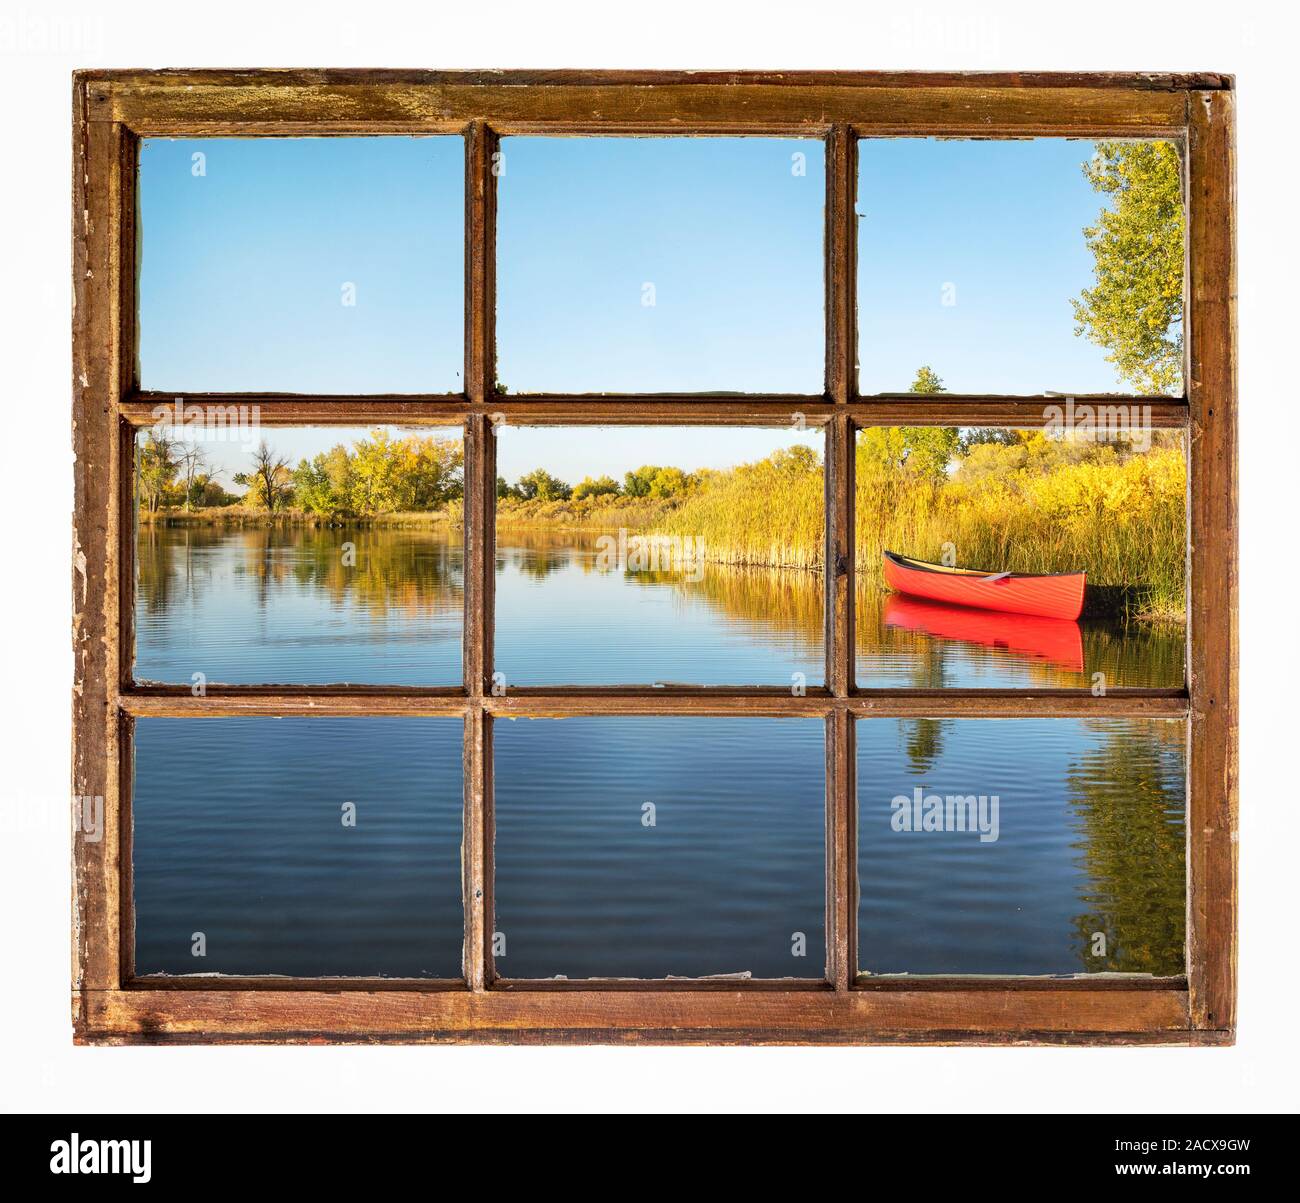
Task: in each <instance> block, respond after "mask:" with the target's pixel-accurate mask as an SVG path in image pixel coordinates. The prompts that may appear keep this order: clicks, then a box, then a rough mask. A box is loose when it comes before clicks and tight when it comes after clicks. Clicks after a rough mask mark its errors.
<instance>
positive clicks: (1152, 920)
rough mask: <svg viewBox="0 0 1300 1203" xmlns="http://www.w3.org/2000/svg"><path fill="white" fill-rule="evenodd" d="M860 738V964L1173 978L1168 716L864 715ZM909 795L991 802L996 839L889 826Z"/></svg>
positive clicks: (1179, 956)
mask: <svg viewBox="0 0 1300 1203" xmlns="http://www.w3.org/2000/svg"><path fill="white" fill-rule="evenodd" d="M857 739H858V816H859V817H858V874H859V888H860V903H859V907H858V940H859V967H860V969H861V970H862V971H864V972H868V973H919V974H925V973H930V974H933V973H1023V974H1076V973H1092V972H1101V971H1117V972H1140V973H1155V974H1179V973H1182V972H1184V955H1183V939H1184V906H1185V887H1184V884H1183V883H1184V844H1185V839H1186V832H1185V778H1186V766H1185V752H1184V749H1185V740H1186V724H1185V723H1183V722H1182V721H1181V720H1180V721H1170V720H1138V719H1121V720H1115V719H1109V720H1076V719H1008V720H994V719H960V720H937V719H931V720H909V721H906V722H904V721H896V720H892V719H871V720H866V721H863V722H859V723H858V725H857ZM918 787H920V788H921V789H922V790H923V793H924V794H925V795H931V794H933V795H939V796H945V797H946V796H947V795H949V794H953V795H961V796H966V795H972V794H973V795H976V796H980V795H983V796H985V797H986V798H990V799H991V798H993V797H995V796H996V797H997V798H998V799H999V807H998V810H999V825H998V832H997V839H996V840H995V841H989V842H981V840H980V838H979V835H978V834H977V833H972V832H971V831H959V830H939V831H924V830H923V831H916V830H912V831H898V830H895V829H894V826H893V824H892V819H893V816H894V814H895V808H894V807H893V806H892V805H891V802H892V800H893V799H894V798H895V797H898V796H904V797H908V798H911V797H912V796H913V791H914V790H915V789H916V788H918ZM989 813H990V814H991V807H990V808H989ZM1098 933H1100V935H1101V937H1102V938H1103V940H1104V943H1103V941H1102V940H1098V938H1097V937H1098Z"/></svg>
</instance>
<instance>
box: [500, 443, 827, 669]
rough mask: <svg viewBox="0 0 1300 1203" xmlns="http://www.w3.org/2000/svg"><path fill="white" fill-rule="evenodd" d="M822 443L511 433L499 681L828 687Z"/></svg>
mask: <svg viewBox="0 0 1300 1203" xmlns="http://www.w3.org/2000/svg"><path fill="white" fill-rule="evenodd" d="M823 441H824V439H823V435H822V433H821V431H819V430H804V431H797V430H788V429H775V430H774V429H757V428H755V429H737V428H734V427H732V428H719V427H622V428H620V429H604V430H600V429H592V428H583V429H572V428H569V429H561V428H554V427H553V428H542V427H525V428H521V429H520V428H517V429H505V428H503V429H501V430H499V431H498V452H499V454H498V468H499V471H500V473H501V479H500V482H499V485H498V492H499V493H500V494H501V496H500V497H499V499H498V502H497V585H496V615H497V626H496V668H497V670H498V672H499V673H500V674H501V676H500V677H499V678H498V683H499V684H500V685H502V686H504V687H506V688H510V687H513V686H516V685H556V684H569V685H617V684H628V685H630V684H660V683H663V684H668V683H689V684H697V685H757V684H765V685H780V686H789V687H791V688H795V687H800V688H802V687H804V686H806V685H809V684H813V685H815V684H820V683H821V681H822V679H823V676H824V669H823V659H822V655H823V652H822V646H823V645H822V638H823V637H822V629H823V628H822V579H821V571H820V568H821V550H822V539H823V533H822V532H823V530H824V524H825V518H824V498H823V486H822V463H821V451H822V446H823ZM510 482H513V483H510ZM575 482H576V483H575Z"/></svg>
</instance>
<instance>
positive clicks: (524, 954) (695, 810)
mask: <svg viewBox="0 0 1300 1203" xmlns="http://www.w3.org/2000/svg"><path fill="white" fill-rule="evenodd" d="M823 732H824V726H823V724H822V723H821V722H820V721H815V720H807V719H750V718H717V719H715V718H707V719H694V718H642V717H636V718H573V719H564V720H562V721H526V720H525V721H520V720H516V721H513V722H508V721H501V722H497V723H496V724H494V736H493V742H494V745H495V758H496V759H495V764H496V886H495V891H496V929H497V936H496V944H497V950H498V957H497V972H498V973H499V974H500V975H501V976H503V977H512V978H543V977H572V978H585V977H646V978H654V977H667V976H679V977H706V976H711V975H715V974H745V975H752V976H754V977H760V978H769V977H799V978H821V977H822V976H823V974H824V972H825V852H824V840H825V837H824V831H825V822H824V815H825V778H824V764H825V754H824V751H823Z"/></svg>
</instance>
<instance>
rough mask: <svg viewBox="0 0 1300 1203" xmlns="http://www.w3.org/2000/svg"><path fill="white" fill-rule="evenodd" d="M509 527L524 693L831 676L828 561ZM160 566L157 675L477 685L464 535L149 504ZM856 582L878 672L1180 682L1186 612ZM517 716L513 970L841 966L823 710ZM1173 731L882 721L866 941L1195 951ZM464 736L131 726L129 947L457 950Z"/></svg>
mask: <svg viewBox="0 0 1300 1203" xmlns="http://www.w3.org/2000/svg"><path fill="white" fill-rule="evenodd" d="M344 544H352V545H353V547H352V552H351V553H348V558H349V559H351V558H352V555H353V554H354V555H355V562H354V563H347V564H345V562H344V557H345V550H346V549H345V548H344ZM498 544H499V546H498V557H497V615H498V618H497V623H498V631H497V668H498V669H499V670H500V671H501V672H503V673H504V674H505V677H506V682H507V685H509V684H520V685H524V684H528V685H535V684H544V683H574V684H592V683H601V684H605V683H617V682H654V681H689V682H697V683H716V684H753V683H767V684H785V683H786V682H788V681H790V679H791V676H792V674H794V673H803V674H805V675H806V680H807V683H808V684H809V685H815V684H818V683H820V682H821V680H822V662H821V655H822V644H821V625H820V607H821V586H820V580H819V578H818V577H817V576H816V575H814V574H809V573H775V572H762V571H751V570H737V569H722V568H711V567H706V568H705V570H704V571H703V573H702V574H697V575H699V579H698V580H689V579H685V577H684V576H683V575H682V574H680V573H677V574H674V573H657V574H656V573H628V572H626V571H624V570H621V569H616V570H612V571H611V570H607V569H604V568H602V567H601V566H600V565H599V564H598V562H597V559H596V544H595V537H594V536H591V535H588V534H573V535H568V536H565V535H558V536H557V535H552V534H549V533H541V534H539V533H536V532H532V531H529V532H518V531H505V530H503V531H501V532H500V534H499V538H498ZM139 569H140V570H139V580H138V585H137V598H136V600H137V632H136V647H137V662H136V673H137V677H138V678H140V679H142V680H158V681H170V682H178V683H184V684H190V683H191V681H192V679H193V674H194V673H203V674H204V675H205V677H206V679H207V680H208V681H210V682H222V681H224V682H231V683H245V684H247V683H325V682H339V681H350V682H358V683H382V684H402V685H417V684H426V685H453V684H456V683H457V682H458V680H459V672H460V656H461V647H460V636H461V622H462V619H461V607H462V600H463V598H462V587H463V558H462V555H461V551H460V547H459V543H458V542H457V541H453V540H449V538H448V535H447V533H446V532H445V531H443V530H438V529H434V530H428V529H419V530H388V529H384V530H375V529H365V528H358V527H347V528H338V529H331V530H310V529H305V528H288V529H281V530H267V529H265V528H249V529H245V530H229V531H223V530H219V529H216V528H203V527H198V528H185V527H145V528H143V529H142V531H141V534H140V537H139ZM859 593H860V597H859V606H860V608H859V614H860V616H861V618H862V621H861V641H860V645H859V683H860V684H881V685H912V686H931V687H933V686H939V685H947V686H962V685H1003V686H1015V685H1062V684H1065V685H1086V684H1087V681H1088V674H1089V673H1091V672H1093V671H1104V672H1106V673H1107V675H1108V679H1109V680H1110V681H1111V682H1112V683H1123V684H1141V685H1174V684H1178V683H1179V682H1180V681H1181V671H1182V636H1181V632H1177V631H1175V632H1163V631H1161V630H1159V629H1156V628H1142V629H1133V628H1131V629H1129V630H1124V629H1120V628H1113V627H1104V626H1097V625H1089V624H1083V625H1081V626H1080V627H1078V628H1077V629H1076V631H1075V632H1073V633H1072V632H1071V631H1069V630H1066V631H1061V630H1059V629H1056V628H1053V629H1049V630H1032V631H1028V632H1026V630H1024V629H1006V628H1004V627H998V626H993V627H990V626H988V625H980V624H979V622H978V621H977V620H976V619H974V618H972V616H971V615H970V614H968V613H956V614H953V613H932V612H929V611H928V610H923V611H922V612H920V613H917V612H915V611H913V610H903V611H902V612H899V611H898V610H897V609H896V604H897V602H898V600H899V599H892V598H887V597H884V596H882V595H881V594H880V593H879V592H878V591H874V590H872V589H870V588H869V587H867V586H866V585H864V586H863V587H862V588H861V589H860V590H859ZM963 624H965V625H963ZM971 624H973V625H971ZM1069 625H1071V626H1073V624H1069ZM1080 657H1081V662H1080V659H1079V658H1080ZM494 731H495V738H494V745H495V746H494V752H495V773H496V823H497V840H496V919H495V924H494V930H496V931H497V933H498V940H499V943H500V951H501V955H500V957H499V963H498V970H499V972H500V973H501V974H503V975H504V976H507V977H552V976H557V975H563V976H567V977H573V978H579V977H590V976H615V977H618V976H652V977H657V976H665V975H680V976H704V975H713V974H745V973H748V974H752V975H754V976H757V977H802V978H818V977H820V976H821V974H822V972H823V961H824V956H825V933H824V915H823V901H824V888H823V873H824V840H825V834H824V808H825V801H824V776H823V774H824V753H823V737H824V727H823V724H822V723H821V721H820V720H813V719H752V718H725V719H723V718H700V719H681V718H665V719H651V718H641V717H638V718H608V717H602V718H583V719H576V718H575V719H566V720H532V721H529V720H517V721H499V722H497V723H496V724H495V727H494ZM1185 734H1186V733H1185V726H1184V724H1183V723H1181V722H1171V721H1165V722H1161V721H1155V720H1144V721H1138V720H1088V721H1083V720H1066V719H1044V720H1003V721H993V720H969V719H968V720H946V719H945V720H937V719H936V720H913V721H907V722H900V721H896V720H892V719H871V720H864V721H861V722H859V723H858V724H857V738H858V797H859V815H860V817H859V832H858V852H859V856H858V870H859V876H860V900H861V901H860V910H859V934H860V938H859V943H860V961H861V967H862V969H863V970H864V971H865V972H870V973H886V974H892V973H1032V974H1070V973H1087V972H1099V971H1112V972H1114V971H1121V972H1137V973H1159V974H1169V973H1180V972H1182V966H1183V953H1182V946H1183V915H1184V885H1183V882H1184V864H1183V846H1184V838H1185V837H1184V793H1185V785H1184V779H1185V769H1184V746H1185ZM461 754H462V727H461V723H460V721H459V720H458V719H405V718H400V719H399V718H328V719H299V718H293V719H271V718H240V719H203V720H180V719H141V720H139V721H138V722H137V724H136V740H135V766H134V794H133V819H134V862H133V863H134V890H135V902H136V949H137V971H138V972H140V973H146V974H147V973H214V972H215V973H234V974H267V973H274V974H289V975H298V976H317V975H320V976H332V975H348V976H352V975H356V976H401V977H407V976H409V977H434V978H443V977H448V978H449V977H457V976H459V974H460V964H461V940H462V910H461V901H460V842H461V808H462V794H463V790H462V775H461ZM917 791H919V793H920V795H921V797H922V798H924V797H927V796H931V795H938V796H940V797H946V796H948V795H955V796H976V797H980V798H984V799H986V800H988V799H991V798H994V797H996V798H997V799H998V803H997V813H996V838H994V839H987V840H986V839H981V831H978V830H973V829H966V830H960V829H952V828H951V827H941V828H940V829H935V830H924V829H922V830H899V829H898V828H896V826H895V822H896V815H898V814H899V813H901V812H900V808H899V807H898V806H897V805H896V802H895V800H896V799H898V798H900V797H901V798H903V799H904V800H906V799H908V798H912V797H913V796H914V794H916V792H917ZM919 805H920V803H919V802H918V806H919ZM985 817H990V816H989V815H988V814H986V815H985ZM918 826H921V824H918ZM983 834H985V835H988V834H991V831H984V832H983ZM200 936H201V937H202V938H201V940H200V939H199V938H198V937H200ZM200 946H201V950H202V954H203V955H202V956H196V955H195V951H196V948H199V947H200Z"/></svg>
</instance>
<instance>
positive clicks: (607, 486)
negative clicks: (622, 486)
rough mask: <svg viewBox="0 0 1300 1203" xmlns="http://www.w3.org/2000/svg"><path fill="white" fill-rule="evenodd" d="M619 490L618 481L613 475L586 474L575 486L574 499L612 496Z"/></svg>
mask: <svg viewBox="0 0 1300 1203" xmlns="http://www.w3.org/2000/svg"><path fill="white" fill-rule="evenodd" d="M618 491H619V488H618V481H616V480H615V479H614V478H613V477H612V476H597V477H594V478H593V477H590V476H584V477H583V478H582V479H581V480H580V481H578V483H577V484H576V485H574V486H573V500H574V501H581V500H582V499H583V498H584V497H612V496H615V495H617V493H618Z"/></svg>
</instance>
